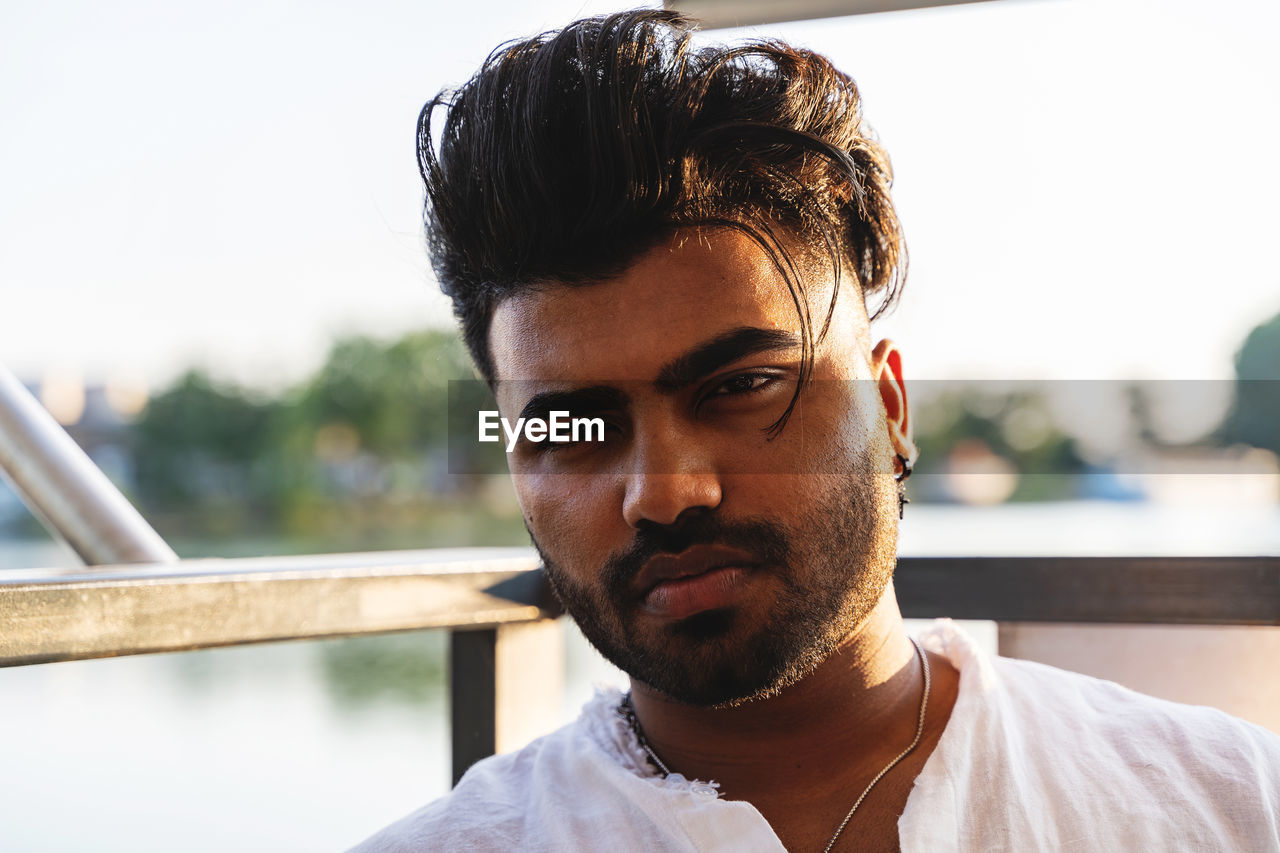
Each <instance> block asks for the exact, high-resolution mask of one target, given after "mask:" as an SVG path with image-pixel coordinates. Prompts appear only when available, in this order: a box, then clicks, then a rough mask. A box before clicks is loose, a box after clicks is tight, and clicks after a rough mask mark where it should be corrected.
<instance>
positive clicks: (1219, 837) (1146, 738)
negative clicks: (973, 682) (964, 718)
mask: <svg viewBox="0 0 1280 853" xmlns="http://www.w3.org/2000/svg"><path fill="white" fill-rule="evenodd" d="M992 664H993V668H994V670H995V672H996V673H997V675H998V677H999V680H1000V682H1001V687H1002V690H1001V692H1002V693H1003V696H1002V697H1001V704H1002V706H1003V707H1002V709H1001V711H1002V713H1003V714H1004V715H1005V716H1006V722H1007V724H1008V725H1007V726H1006V730H1005V736H1006V737H1007V738H1009V739H1010V740H1011V741H1012V742H1014V743H1018V744H1020V746H1021V749H1022V750H1023V751H1024V754H1025V755H1027V756H1028V757H1029V758H1030V763H1031V765H1032V766H1033V767H1036V770H1035V771H1034V773H1033V775H1035V776H1037V777H1039V778H1047V777H1049V776H1054V777H1056V778H1057V779H1059V780H1061V783H1062V785H1063V789H1062V790H1060V793H1062V794H1064V795H1073V796H1078V797H1081V798H1082V799H1084V798H1090V799H1094V800H1095V801H1103V802H1105V801H1106V800H1108V799H1110V798H1123V799H1124V800H1125V801H1127V802H1129V803H1130V804H1131V805H1128V806H1125V808H1126V809H1130V810H1131V811H1133V813H1134V817H1141V818H1142V819H1144V820H1151V821H1156V822H1159V821H1169V822H1170V824H1177V825H1180V826H1182V827H1185V828H1188V829H1190V828H1191V827H1200V828H1201V830H1200V831H1202V832H1203V833H1204V835H1203V836H1202V838H1203V840H1208V839H1210V838H1212V839H1214V840H1215V841H1225V840H1228V839H1235V840H1239V839H1241V838H1248V839H1254V840H1256V839H1261V838H1269V839H1271V840H1273V841H1276V842H1278V843H1280V838H1278V837H1277V825H1278V824H1280V736H1277V735H1276V734H1275V733H1273V732H1270V731H1268V730H1266V729H1264V728H1262V727H1260V726H1256V725H1253V724H1252V723H1248V722H1246V721H1244V720H1241V719H1238V718H1236V717H1232V716H1230V715H1229V714H1226V713H1223V712H1222V711H1219V710H1218V709H1216V708H1209V707H1205V706H1199V705H1184V704H1180V703H1177V702H1170V701H1167V700H1164V699H1157V698H1155V697H1153V696H1147V695H1145V694H1142V693H1137V692H1135V691H1133V690H1129V689H1128V688H1126V687H1122V686H1121V685H1119V684H1115V683H1113V682H1110V681H1103V680H1101V679H1097V678H1092V677H1089V676H1086V675H1080V674H1078V673H1073V672H1066V671H1064V670H1060V669H1056V668H1054V667H1050V666H1045V665H1043V664H1037V663H1032V662H1030V661H1021V660H1012V659H1008V658H993V659H992ZM1037 765H1038V767H1037ZM1045 784H1051V785H1053V786H1055V787H1056V786H1057V784H1058V783H1057V782H1053V783H1045ZM1135 800H1143V801H1145V805H1142V806H1134V805H1132V803H1133V802H1134V801H1135Z"/></svg>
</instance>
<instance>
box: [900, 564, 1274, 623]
mask: <svg viewBox="0 0 1280 853" xmlns="http://www.w3.org/2000/svg"><path fill="white" fill-rule="evenodd" d="M895 585H896V587H897V592H898V601H899V602H900V603H901V605H902V613H903V615H904V616H906V617H909V618H910V617H919V618H930V617H934V616H950V617H952V618H955V619H991V620H994V621H996V622H1087V623H1129V624H1144V623H1145V624H1169V625H1280V557H911V558H903V559H901V560H899V562H898V571H897V575H896V580H895Z"/></svg>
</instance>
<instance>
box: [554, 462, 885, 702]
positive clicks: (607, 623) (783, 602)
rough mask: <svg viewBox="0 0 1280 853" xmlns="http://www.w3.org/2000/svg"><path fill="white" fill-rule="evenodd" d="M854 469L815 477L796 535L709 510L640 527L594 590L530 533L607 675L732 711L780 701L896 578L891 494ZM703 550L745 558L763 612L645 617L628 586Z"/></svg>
mask: <svg viewBox="0 0 1280 853" xmlns="http://www.w3.org/2000/svg"><path fill="white" fill-rule="evenodd" d="M855 467H856V468H857V471H856V472H855V473H853V474H851V475H847V476H844V477H839V478H835V477H832V476H830V475H827V476H822V475H817V480H818V481H821V482H832V483H833V485H832V486H831V487H830V489H829V490H828V492H827V493H826V494H824V495H823V497H822V498H821V499H820V500H818V501H817V502H815V503H814V504H812V505H811V506H812V508H811V509H810V510H809V511H808V512H807V513H805V514H804V515H803V516H802V517H801V519H800V521H799V522H798V523H797V524H796V525H795V526H794V527H789V526H787V525H784V524H782V523H780V522H777V521H774V520H771V519H767V518H743V519H728V518H724V517H721V516H720V515H719V514H718V512H717V511H716V510H712V509H708V508H694V509H690V510H686V512H684V513H682V514H681V516H680V518H679V519H677V521H676V522H675V523H674V524H670V525H659V524H654V523H650V522H645V523H643V524H642V525H641V526H640V527H639V528H638V529H637V532H636V535H635V538H634V540H633V541H632V543H631V545H630V546H628V547H627V548H625V549H624V550H622V551H620V552H617V553H615V554H613V555H611V556H610V557H609V559H608V560H607V561H606V563H605V565H604V566H603V568H602V570H601V571H599V572H598V573H597V574H596V575H595V577H596V578H597V580H598V582H596V583H592V584H586V583H582V582H581V581H579V580H576V579H575V578H573V577H572V576H571V575H570V574H569V573H567V572H566V571H565V570H564V568H563V567H562V566H561V565H559V564H558V563H557V562H556V560H555V559H554V557H553V555H551V554H549V553H548V552H547V551H546V550H545V549H544V548H543V547H542V546H541V545H540V544H539V543H538V541H537V539H536V537H532V531H530V536H531V538H533V544H534V547H535V548H537V550H538V553H539V555H540V556H541V558H542V563H543V567H544V571H545V574H546V577H547V579H548V581H549V582H550V584H551V587H552V589H553V590H554V591H555V593H556V596H557V597H558V598H559V599H560V602H561V604H563V606H564V608H565V611H566V612H568V613H569V615H570V616H572V617H573V619H574V621H575V622H577V624H578V627H579V628H580V629H581V630H582V633H583V635H584V636H585V637H586V638H587V640H588V641H589V642H590V643H591V644H592V645H593V646H594V647H595V648H596V649H597V651H599V652H600V654H602V655H603V656H604V657H605V658H606V659H607V660H609V661H610V662H611V663H612V664H613V665H614V666H616V667H618V668H619V669H621V670H622V671H624V672H625V673H627V674H628V675H629V676H630V677H631V678H632V679H633V680H636V681H639V682H641V683H643V684H645V685H647V686H649V687H650V688H652V689H654V690H657V691H659V692H660V693H663V694H665V695H666V696H668V697H670V698H672V699H674V700H676V701H678V702H682V703H685V704H688V705H694V706H699V707H728V706H733V705H739V704H742V703H745V702H750V701H754V700H758V699H763V698H767V697H770V696H774V695H777V694H778V693H779V692H780V691H782V690H783V689H784V688H786V687H788V686H790V685H792V684H794V683H796V682H797V681H799V680H800V679H802V678H804V677H805V676H806V675H808V674H809V673H811V672H812V671H813V670H814V669H816V668H817V666H818V665H819V664H821V663H822V662H823V661H824V660H826V659H827V657H828V656H830V655H831V653H832V652H833V651H834V650H835V649H836V648H837V647H838V646H839V645H840V644H841V643H842V642H843V641H844V640H845V639H846V638H847V637H848V636H849V635H850V634H852V633H853V632H854V631H855V629H856V628H857V627H858V626H859V625H860V624H862V622H863V621H864V620H865V619H866V617H867V615H868V614H869V613H870V612H871V610H872V609H873V608H874V607H875V606H876V604H877V603H878V602H879V601H880V598H881V596H882V595H883V593H884V591H885V589H886V587H887V586H888V584H889V581H890V580H891V579H892V577H893V569H894V565H895V561H896V550H897V492H896V489H895V487H894V485H893V481H892V480H891V479H890V478H889V477H887V476H885V475H884V474H883V473H878V472H876V471H874V468H873V466H872V464H871V462H870V460H869V459H867V458H866V457H863V458H862V459H859V460H858V463H857V464H856V465H855ZM700 544H707V545H717V544H718V545H727V546H730V547H733V548H737V549H740V550H743V551H745V552H747V553H749V554H751V555H752V557H753V559H754V561H756V562H757V564H758V565H757V567H756V568H754V569H752V570H751V571H752V572H753V573H754V572H763V573H767V574H769V575H770V576H771V578H770V579H771V580H773V583H771V584H768V585H767V586H768V590H769V594H768V598H769V600H768V602H767V604H765V606H764V612H763V614H761V613H759V612H750V611H752V610H759V608H750V607H745V606H730V607H724V608H717V609H713V610H707V611H703V612H701V613H697V614H694V615H693V616H690V617H688V618H685V619H681V620H679V621H675V622H671V623H663V624H656V623H655V620H653V619H652V618H648V619H646V618H644V617H645V613H644V611H643V608H642V604H643V600H642V599H643V595H642V594H640V593H638V592H637V591H636V589H635V586H634V583H633V581H634V579H635V577H636V575H637V574H638V573H639V572H640V570H641V568H643V566H644V564H645V562H646V561H647V560H648V559H649V558H650V557H652V556H653V555H655V554H659V553H670V554H678V553H680V552H681V551H683V550H684V549H686V548H688V547H690V546H692V545H700ZM758 580H760V581H763V580H768V579H758ZM761 586H764V584H761Z"/></svg>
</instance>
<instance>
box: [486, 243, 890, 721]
mask: <svg viewBox="0 0 1280 853" xmlns="http://www.w3.org/2000/svg"><path fill="white" fill-rule="evenodd" d="M808 289H809V292H810V294H809V303H810V306H811V310H812V314H813V316H814V321H813V323H814V327H815V329H820V328H821V326H822V321H823V319H824V317H825V313H826V307H827V305H828V304H829V300H830V296H831V283H830V282H829V281H810V282H809V283H808ZM800 329H801V324H800V320H799V317H798V313H797V309H796V306H795V303H794V301H793V299H792V296H791V294H790V292H789V291H788V289H787V287H786V284H785V281H784V279H783V278H782V276H781V275H780V274H779V272H778V270H777V269H776V268H775V267H774V266H773V264H772V263H771V262H770V261H769V260H768V259H767V257H766V256H765V255H764V253H763V252H761V250H760V249H759V248H758V247H757V246H756V245H755V244H754V243H753V242H752V241H750V240H749V239H748V238H746V237H744V236H743V235H741V234H738V233H736V232H733V231H725V230H719V231H688V232H682V233H681V234H680V235H677V237H676V238H675V239H674V240H672V241H671V242H670V243H667V244H663V245H660V246H658V247H657V248H655V249H653V250H652V251H650V252H648V253H647V254H645V255H643V256H642V257H641V258H640V259H639V260H638V261H637V262H636V263H635V264H634V265H633V266H631V267H630V268H629V269H628V270H627V271H626V272H624V273H623V274H622V275H621V276H619V277H617V278H614V279H609V280H606V281H601V282H597V283H591V284H588V285H582V286H563V285H554V284H553V285H550V286H547V287H545V288H541V289H537V290H534V291H530V292H526V293H524V294H521V295H519V296H516V297H513V298H510V299H508V300H507V301H505V302H503V303H502V304H501V305H499V307H498V308H497V310H496V312H495V314H494V319H493V324H492V326H491V329H490V347H491V351H492V354H493V360H494V365H495V370H496V374H497V377H496V378H497V379H498V384H497V395H498V404H499V408H500V409H501V410H502V414H503V416H504V417H506V418H508V419H510V420H511V421H512V422H514V420H515V418H516V417H517V416H518V415H521V414H524V415H526V416H527V415H530V414H535V415H536V414H541V415H542V416H543V417H545V416H546V415H547V413H548V412H549V411H551V410H568V411H570V412H571V413H572V415H573V416H575V417H578V416H589V417H600V418H603V419H604V420H605V422H606V423H607V425H608V427H607V432H606V440H605V441H604V442H602V443H595V442H582V443H579V444H573V445H551V444H548V443H546V442H543V443H538V444H534V443H530V442H527V441H523V440H522V441H521V442H520V444H518V445H517V446H516V448H515V450H514V452H513V453H512V454H511V456H510V457H509V462H510V467H511V471H512V475H513V478H514V482H515V487H516V493H517V495H518V496H519V499H520V504H521V507H522V508H523V511H524V518H525V523H526V525H527V526H528V528H529V532H530V534H531V535H532V537H533V540H534V544H535V546H536V547H537V548H538V550H539V552H540V554H541V555H542V558H543V560H544V563H545V566H546V571H547V574H548V577H549V579H550V581H551V583H552V585H553V586H554V588H555V589H556V591H557V593H558V594H559V596H560V598H561V600H562V601H563V603H564V605H565V607H566V609H567V610H568V611H569V613H570V615H572V616H573V617H574V619H575V620H576V621H577V623H578V625H579V626H580V627H581V629H582V631H583V633H584V634H585V635H586V637H587V638H588V639H589V640H590V641H591V642H592V643H593V644H594V645H595V646H596V648H598V649H599V650H600V651H601V653H602V654H604V655H605V657H607V658H608V659H609V660H611V661H612V662H613V663H614V664H615V665H617V666H618V667H619V668H621V669H622V670H624V671H625V672H627V673H628V674H629V675H631V677H632V678H634V679H636V680H638V681H640V682H642V683H644V684H647V685H648V686H650V687H652V688H654V689H656V690H658V691H660V692H662V693H665V694H667V695H669V696H670V697H672V698H674V699H676V700H678V701H682V702H686V703H690V704H696V705H707V706H710V705H723V704H732V703H736V702H739V701H744V700H748V699H752V698H759V697H762V696H767V695H772V694H773V693H775V692H777V691H778V690H780V689H781V688H783V687H785V686H787V685H788V684H791V683H794V682H795V681H796V680H798V679H799V678H801V677H803V676H804V675H806V674H807V673H808V672H810V671H811V670H812V669H813V668H814V667H815V666H817V665H818V664H819V663H821V662H822V660H824V659H825V658H826V657H827V655H829V654H830V653H831V651H832V650H833V649H834V648H835V647H836V646H837V645H839V644H840V642H841V641H843V640H844V639H845V638H846V637H847V636H848V635H849V634H850V633H851V632H852V631H853V630H854V629H855V628H856V627H857V626H858V625H859V624H860V623H861V622H862V620H863V619H864V617H865V616H866V615H867V614H868V613H869V612H870V610H871V609H872V607H874V606H875V604H876V603H877V602H878V601H879V599H880V597H881V596H882V594H883V593H884V591H885V588H886V586H887V584H888V582H889V579H890V578H891V576H892V572H893V566H894V559H895V552H896V544H897V492H896V488H895V485H894V483H893V480H892V474H891V470H892V469H891V465H892V459H893V453H894V451H893V449H892V447H891V445H890V439H889V431H888V429H887V427H886V419H885V404H884V402H883V399H882V395H883V394H884V393H886V388H887V387H889V386H886V385H885V383H884V381H879V382H878V381H876V380H877V378H878V374H879V373H881V368H880V366H878V365H875V364H873V363H872V355H871V353H870V351H869V348H868V344H867V341H868V337H867V320H866V313H865V310H864V309H863V307H862V304H861V296H860V294H859V293H858V290H857V287H856V286H850V285H848V284H846V285H845V286H844V287H842V288H841V290H840V299H839V302H838V304H837V306H836V310H835V314H834V316H833V318H832V320H831V325H830V329H829V331H828V333H827V334H826V336H825V338H823V339H822V341H821V342H819V343H817V345H816V350H815V352H814V360H813V372H812V378H813V381H812V383H811V384H808V385H806V386H805V388H804V389H803V391H802V393H801V395H800V399H799V403H798V404H797V405H796V407H795V409H794V411H793V412H792V413H791V416H790V418H789V420H788V421H787V422H786V425H785V427H784V428H783V429H782V430H781V432H780V433H779V432H776V431H775V432H770V430H769V428H770V426H771V425H773V424H775V422H777V421H778V419H779V418H780V417H781V416H782V415H783V413H784V412H785V411H786V409H787V406H788V404H789V403H790V402H791V400H792V396H793V393H794V391H795V388H796V382H797V377H798V375H799V371H800V360H801V345H800V340H801V338H800ZM894 364H895V367H896V360H895V362H894ZM873 371H874V372H873ZM890 385H893V383H892V382H891V383H890ZM894 387H895V388H896V389H897V390H898V391H900V383H899V384H898V385H896V386H894ZM889 390H890V391H893V390H894V388H889ZM895 393H896V392H895Z"/></svg>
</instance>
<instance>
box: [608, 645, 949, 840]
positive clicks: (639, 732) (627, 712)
mask: <svg viewBox="0 0 1280 853" xmlns="http://www.w3.org/2000/svg"><path fill="white" fill-rule="evenodd" d="M907 639H909V640H911V645H913V646H915V649H916V657H918V658H919V659H920V670H921V671H922V672H923V673H924V690H923V691H921V694H920V718H919V719H918V720H917V721H916V736H915V737H914V738H912V740H911V745H910V746H908V747H907V748H906V749H904V750H903V751H902V752H900V753H898V757H897V758H895V759H893V761H890V762H889V763H888V764H886V765H885V766H884V769H883V770H881V771H880V772H879V773H877V774H876V776H875V778H874V779H872V780H871V781H870V782H868V783H867V787H866V788H864V789H863V791H862V795H861V796H860V797H858V799H857V800H856V801H855V802H854V804H853V805H852V806H851V807H850V808H849V811H848V813H847V814H846V815H845V816H844V820H842V821H840V825H839V826H837V827H836V831H835V832H834V833H833V834H832V836H831V840H830V841H828V842H827V846H826V847H824V848H823V850H822V853H831V849H832V848H833V847H835V846H836V841H838V840H839V838H840V834H841V833H842V832H844V828H845V827H846V826H848V825H849V821H851V820H853V813H854V812H856V811H857V810H858V806H860V805H862V801H863V800H865V799H866V798H867V794H870V793H871V789H872V788H874V787H875V786H876V783H877V782H879V781H880V780H881V779H883V778H884V776H885V774H886V773H888V772H889V771H890V770H892V769H893V768H894V767H896V766H898V762H900V761H902V759H904V758H906V757H907V756H908V755H910V754H911V752H912V751H913V750H914V749H915V748H916V747H917V746H918V745H919V744H920V738H921V737H922V736H923V735H924V715H925V710H926V709H927V708H928V707H929V684H930V680H929V656H928V655H926V654H925V653H924V649H922V648H920V644H919V643H917V642H916V641H915V638H914V637H908V638H907ZM618 714H619V715H620V716H621V717H622V718H623V719H624V720H626V721H627V725H629V726H630V727H631V733H632V734H634V735H635V736H636V743H638V744H640V748H641V749H643V750H644V753H645V755H647V756H648V757H649V760H650V761H651V762H653V766H654V767H656V768H658V770H659V771H660V772H661V773H662V776H663V778H664V779H665V778H666V777H668V776H670V775H671V770H670V768H668V767H667V765H666V764H665V763H664V762H663V760H662V759H661V758H659V757H658V753H656V752H654V751H653V747H651V746H649V739H648V738H646V737H645V736H644V729H642V728H640V720H639V719H637V718H636V706H635V705H634V704H633V703H632V701H631V694H630V693H629V692H628V693H626V694H625V695H624V696H623V697H622V703H621V704H620V705H619V706H618Z"/></svg>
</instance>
